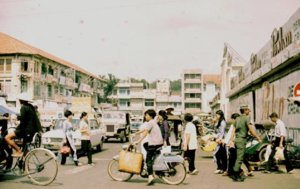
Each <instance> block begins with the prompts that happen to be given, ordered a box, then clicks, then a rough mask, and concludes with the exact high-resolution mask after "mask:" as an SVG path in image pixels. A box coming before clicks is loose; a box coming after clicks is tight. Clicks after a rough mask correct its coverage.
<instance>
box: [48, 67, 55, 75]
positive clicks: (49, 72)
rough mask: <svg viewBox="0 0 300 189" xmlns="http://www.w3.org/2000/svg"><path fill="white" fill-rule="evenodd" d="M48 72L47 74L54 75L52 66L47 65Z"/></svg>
mask: <svg viewBox="0 0 300 189" xmlns="http://www.w3.org/2000/svg"><path fill="white" fill-rule="evenodd" d="M48 74H49V75H54V70H53V68H52V66H49V68H48Z"/></svg>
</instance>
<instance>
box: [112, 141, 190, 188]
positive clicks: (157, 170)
mask: <svg viewBox="0 0 300 189" xmlns="http://www.w3.org/2000/svg"><path fill="white" fill-rule="evenodd" d="M130 139H131V137H130ZM131 141H132V139H131ZM122 148H123V150H122V151H121V152H120V154H119V155H116V156H114V157H113V159H112V160H111V161H110V162H109V164H108V174H109V176H110V177H111V178H112V179H113V180H116V181H123V182H124V181H128V180H130V179H131V178H132V177H133V175H134V174H139V175H140V176H141V177H143V178H147V177H148V174H147V170H146V166H145V161H144V159H143V155H142V154H141V153H139V152H137V149H136V146H134V145H132V144H130V145H124V146H123V147H122ZM160 150H161V148H160V149H158V150H157V151H156V152H157V153H156V158H155V161H154V164H153V171H154V176H155V177H157V178H159V179H160V180H162V181H163V182H165V183H167V184H170V185H178V184H181V183H182V182H183V181H184V180H185V178H186V168H185V165H184V158H183V157H182V156H180V155H178V154H180V153H181V152H171V153H161V151H160ZM126 153H127V154H126ZM125 154H126V155H127V157H124V156H126V155H125ZM130 156H131V157H130ZM120 158H128V159H131V160H133V159H136V160H134V161H132V162H128V163H126V165H127V169H124V168H122V166H123V165H124V163H123V165H121V161H123V159H120ZM132 168H133V169H135V170H132Z"/></svg>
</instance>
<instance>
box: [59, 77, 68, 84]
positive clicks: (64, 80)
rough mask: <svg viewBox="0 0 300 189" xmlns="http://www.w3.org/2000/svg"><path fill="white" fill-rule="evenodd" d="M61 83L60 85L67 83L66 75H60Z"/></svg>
mask: <svg viewBox="0 0 300 189" xmlns="http://www.w3.org/2000/svg"><path fill="white" fill-rule="evenodd" d="M59 84H60V85H65V84H66V77H64V76H60V77H59Z"/></svg>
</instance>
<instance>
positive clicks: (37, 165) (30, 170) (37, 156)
mask: <svg viewBox="0 0 300 189" xmlns="http://www.w3.org/2000/svg"><path fill="white" fill-rule="evenodd" d="M57 171H58V165H57V161H56V157H55V155H54V154H53V153H52V152H51V151H49V150H47V149H43V148H36V149H33V150H31V151H30V152H29V153H28V154H27V155H26V157H25V173H26V175H28V177H29V178H30V180H31V181H32V182H33V183H34V184H37V185H43V186H45V185H48V184H50V183H52V182H53V181H54V179H55V178H56V175H57Z"/></svg>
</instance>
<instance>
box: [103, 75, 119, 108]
mask: <svg viewBox="0 0 300 189" xmlns="http://www.w3.org/2000/svg"><path fill="white" fill-rule="evenodd" d="M118 82H119V79H117V78H116V77H115V76H114V75H113V74H108V79H107V84H106V86H105V87H104V97H103V98H104V99H103V100H104V102H110V100H109V99H108V97H109V96H110V95H112V93H113V91H114V90H115V87H116V85H117V83H118Z"/></svg>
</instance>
